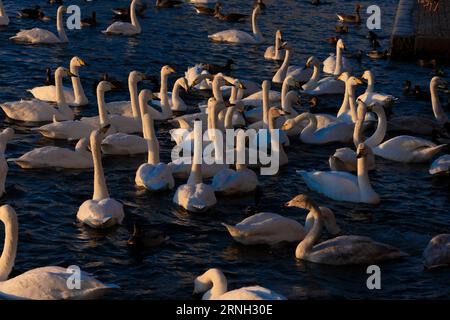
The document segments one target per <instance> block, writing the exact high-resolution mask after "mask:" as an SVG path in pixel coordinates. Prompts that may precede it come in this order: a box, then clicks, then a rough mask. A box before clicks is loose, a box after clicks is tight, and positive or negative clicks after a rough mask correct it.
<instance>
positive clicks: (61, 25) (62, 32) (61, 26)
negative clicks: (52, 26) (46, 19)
mask: <svg viewBox="0 0 450 320" xmlns="http://www.w3.org/2000/svg"><path fill="white" fill-rule="evenodd" d="M56 30H57V31H58V36H59V40H60V41H61V42H68V41H69V40H68V39H67V35H66V31H65V30H64V21H63V10H58V14H57V16H56Z"/></svg>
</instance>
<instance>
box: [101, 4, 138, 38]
mask: <svg viewBox="0 0 450 320" xmlns="http://www.w3.org/2000/svg"><path fill="white" fill-rule="evenodd" d="M137 1H138V0H133V1H131V5H130V18H131V23H129V22H123V21H116V22H114V23H113V24H112V25H110V26H109V27H108V28H107V29H106V30H104V31H102V32H103V33H104V34H108V35H124V36H134V35H137V34H139V33H141V32H142V29H141V26H140V24H139V20H138V19H137V15H136V4H137Z"/></svg>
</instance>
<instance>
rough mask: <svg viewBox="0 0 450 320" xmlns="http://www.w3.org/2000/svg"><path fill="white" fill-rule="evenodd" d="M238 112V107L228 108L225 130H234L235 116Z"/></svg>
mask: <svg viewBox="0 0 450 320" xmlns="http://www.w3.org/2000/svg"><path fill="white" fill-rule="evenodd" d="M235 111H236V106H232V107H228V108H227V111H226V113H225V122H224V126H225V129H233V115H234V112H235Z"/></svg>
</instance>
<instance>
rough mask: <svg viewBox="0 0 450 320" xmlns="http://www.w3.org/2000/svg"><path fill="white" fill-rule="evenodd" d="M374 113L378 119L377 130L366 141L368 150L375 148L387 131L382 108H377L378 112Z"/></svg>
mask: <svg viewBox="0 0 450 320" xmlns="http://www.w3.org/2000/svg"><path fill="white" fill-rule="evenodd" d="M376 111H377V112H376V115H377V117H378V124H377V129H376V130H375V132H374V133H373V135H372V136H371V137H370V138H368V139H367V140H366V145H367V146H369V147H370V148H375V147H376V146H378V145H379V144H380V143H382V142H383V140H384V137H385V135H386V131H387V118H386V113H385V112H384V108H379V110H376Z"/></svg>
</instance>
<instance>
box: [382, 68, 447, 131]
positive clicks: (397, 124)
mask: <svg viewBox="0 0 450 320" xmlns="http://www.w3.org/2000/svg"><path fill="white" fill-rule="evenodd" d="M440 86H447V81H445V80H444V79H442V78H441V77H438V76H435V77H433V78H432V79H431V81H430V92H431V107H432V109H433V114H434V119H430V118H425V117H421V116H397V117H393V118H391V119H390V120H389V122H388V130H389V131H400V132H404V133H412V134H419V135H425V136H431V135H432V134H433V131H436V130H437V131H447V133H450V131H449V130H446V129H445V127H446V125H447V124H448V123H449V119H448V117H447V115H446V114H445V111H444V109H443V107H442V105H441V102H440V100H439V94H438V89H439V87H440ZM447 127H448V125H447Z"/></svg>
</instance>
